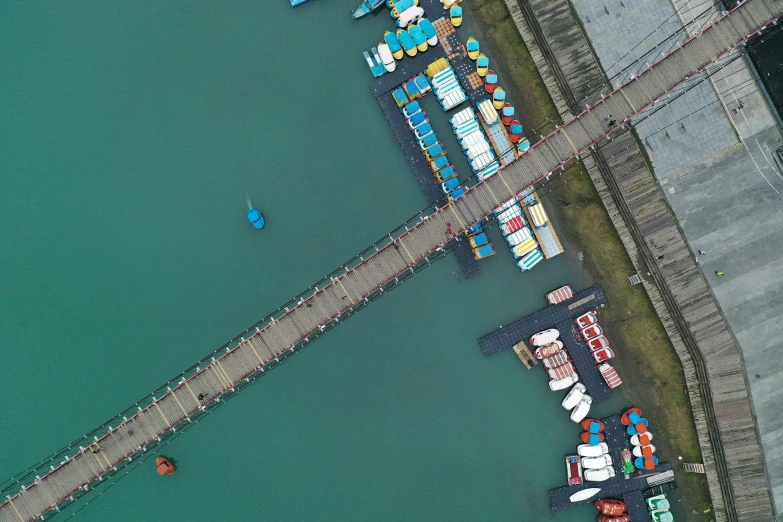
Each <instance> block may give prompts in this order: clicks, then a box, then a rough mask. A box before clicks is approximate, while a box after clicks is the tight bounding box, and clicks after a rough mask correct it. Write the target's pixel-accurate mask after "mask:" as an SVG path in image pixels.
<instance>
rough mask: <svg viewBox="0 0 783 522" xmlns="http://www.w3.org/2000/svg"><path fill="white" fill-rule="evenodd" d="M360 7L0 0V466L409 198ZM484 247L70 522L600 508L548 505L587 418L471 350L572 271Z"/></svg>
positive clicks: (124, 394) (539, 513)
mask: <svg viewBox="0 0 783 522" xmlns="http://www.w3.org/2000/svg"><path fill="white" fill-rule="evenodd" d="M357 2H358V0H352V1H350V2H349V1H346V0H318V1H315V2H313V3H311V4H308V5H307V6H305V7H303V8H299V9H296V10H292V9H291V8H290V7H289V6H288V3H287V2H285V1H284V0H276V1H275V2H268V1H267V2H231V3H217V4H216V3H213V2H190V3H186V4H182V5H179V6H175V5H162V4H159V3H152V4H149V3H141V2H138V3H128V2H116V3H114V2H99V3H92V4H90V5H86V4H69V5H59V4H49V5H47V6H46V7H45V8H36V7H35V6H34V5H32V4H18V5H17V6H15V7H7V9H6V12H5V14H4V16H3V17H2V19H0V24H2V31H0V43H1V44H2V49H3V53H2V54H0V65H2V67H3V71H4V74H3V78H2V89H0V92H1V93H2V94H0V100H2V101H1V103H2V112H3V124H2V125H1V126H0V133H1V134H0V176H1V178H0V179H2V190H0V218H1V219H2V236H1V239H0V255H1V256H2V259H3V270H2V271H0V292H2V296H3V297H2V299H0V314H2V315H1V316H0V318H1V319H2V321H1V323H2V328H0V345H2V347H3V352H4V357H3V361H2V364H0V389H1V390H2V393H3V398H4V401H3V415H2V421H0V440H2V441H3V452H2V455H1V456H0V475H2V476H3V477H7V476H11V475H13V474H14V473H16V472H17V471H20V470H21V469H23V468H25V467H27V466H28V465H29V464H31V463H33V462H35V461H37V460H39V459H40V458H42V457H44V456H45V455H47V454H49V453H51V452H53V451H54V450H56V449H58V448H60V447H61V446H62V445H63V444H65V443H67V442H68V441H70V440H73V439H75V438H77V437H80V436H81V435H82V434H83V433H85V432H86V431H89V430H90V429H91V428H93V427H94V426H96V425H98V424H100V423H101V422H103V421H104V420H105V419H107V418H110V417H111V416H113V415H114V414H115V413H116V412H118V411H121V410H122V409H124V408H125V407H127V406H128V405H129V404H132V403H133V402H135V401H136V400H137V399H139V398H141V397H143V396H144V395H146V394H147V393H149V392H150V391H151V390H153V389H155V388H156V387H157V386H158V385H159V384H160V383H162V382H165V381H166V380H168V379H169V378H171V377H172V376H173V375H176V374H177V373H178V372H179V371H180V370H182V369H183V368H185V367H187V366H189V365H190V364H191V363H192V362H193V361H195V360H197V359H199V358H200V357H201V356H203V355H204V354H206V353H208V352H209V351H211V350H212V349H214V348H215V347H216V346H219V345H220V344H221V343H223V342H225V341H226V340H228V339H230V338H231V337H232V336H233V335H234V334H235V333H236V332H238V331H241V330H243V329H244V328H245V327H246V326H247V325H249V324H252V323H253V322H255V321H256V320H258V319H259V318H260V317H262V316H263V315H265V314H266V313H268V312H269V311H271V310H274V309H275V308H277V306H278V305H279V304H280V303H282V302H284V301H285V300H286V299H288V298H289V297H290V296H292V295H294V294H295V293H297V292H298V291H300V290H301V289H303V288H306V287H307V286H309V285H310V284H311V283H313V282H314V281H316V280H317V279H319V278H320V277H321V276H323V275H324V274H325V273H327V272H329V271H330V270H331V269H332V268H333V267H335V266H337V265H338V264H339V263H341V262H343V261H345V260H347V259H348V258H350V257H351V256H352V255H353V254H354V253H356V252H358V251H360V250H361V249H362V248H364V247H365V246H366V245H367V244H369V243H371V242H372V241H373V240H374V239H376V238H378V237H379V236H381V235H382V234H383V233H385V232H386V231H387V230H390V229H392V228H394V226H396V225H397V224H398V223H399V222H401V221H403V220H404V219H406V218H407V217H409V216H411V215H413V214H414V213H415V212H417V211H418V210H419V209H420V208H422V207H423V206H424V205H425V204H426V202H425V201H424V198H423V196H422V194H421V191H420V189H419V188H418V186H417V185H416V183H415V181H414V178H413V176H412V175H411V172H410V170H409V168H408V166H407V163H406V162H405V159H404V157H403V155H402V154H401V152H400V149H399V147H398V145H397V144H396V143H395V142H394V141H393V139H392V137H391V134H390V131H389V129H388V127H387V126H386V124H385V120H384V119H383V116H382V113H381V111H380V109H379V108H378V107H377V105H376V103H375V101H374V100H373V98H372V96H371V95H370V93H369V90H368V88H367V85H368V82H369V80H370V76H369V72H368V70H367V67H366V65H365V63H364V61H363V59H362V57H361V51H362V50H364V49H366V48H368V47H369V46H371V45H373V44H375V43H376V42H377V41H378V40H379V38H380V36H381V35H382V33H383V31H384V30H385V29H388V28H389V27H391V20H390V19H389V18H388V15H387V14H386V13H382V14H381V16H378V17H374V18H371V19H368V20H363V21H361V22H360V23H353V21H352V20H351V19H350V16H349V11H350V10H351V9H352V8H355V7H356V5H354V4H355V3H357ZM433 115H434V116H436V117H437V116H438V115H437V113H435V112H433ZM436 124H437V128H444V129H445V119H444V121H443V122H440V123H436ZM454 152H456V151H454ZM246 194H247V195H248V196H249V197H250V198H251V199H252V201H253V203H254V204H255V205H256V206H258V207H259V208H261V209H262V210H263V212H264V214H265V216H266V218H267V222H268V226H267V228H266V229H264V230H263V231H262V232H258V231H256V230H254V229H253V228H252V227H251V226H250V225H249V224H248V223H247V221H246V218H245V216H244V210H245V197H246ZM495 239H496V240H498V241H499V240H500V238H499V237H496V238H495ZM498 246H499V249H498V250H499V252H498V255H496V256H494V257H493V258H491V259H489V260H487V261H484V262H482V269H483V271H484V274H483V275H481V276H480V277H478V278H475V279H472V280H470V281H465V280H460V281H457V280H455V278H454V277H453V276H452V275H451V272H452V271H454V270H457V267H456V262H455V261H454V259H453V258H448V259H446V260H444V261H441V262H440V263H438V264H436V265H435V267H434V268H432V269H430V270H427V271H425V272H423V273H422V274H421V275H418V276H416V277H415V278H414V279H413V280H411V281H410V282H408V283H406V284H405V285H404V286H403V287H402V289H400V290H397V291H395V292H392V293H390V294H389V295H388V296H387V297H385V298H384V299H382V300H381V301H379V302H378V303H376V304H374V305H373V306H371V307H369V308H368V309H367V310H366V311H364V312H362V313H361V314H359V315H358V316H357V317H356V318H354V319H352V320H351V321H350V322H349V323H348V324H349V325H348V326H346V327H342V328H338V329H336V330H335V331H333V332H332V333H330V334H329V335H328V336H326V337H325V338H323V339H322V340H319V341H318V342H317V343H315V344H314V345H313V346H312V347H310V348H308V349H307V350H306V351H304V352H303V353H302V354H301V355H298V356H297V357H295V358H293V359H292V360H291V361H290V362H289V363H287V364H285V365H284V366H282V367H281V368H280V369H277V370H276V371H274V372H271V373H270V375H269V376H268V377H266V378H264V379H262V380H261V381H260V382H259V383H257V384H256V385H254V386H253V387H251V388H250V389H248V390H247V391H246V392H243V393H242V395H241V396H240V397H237V398H236V399H235V400H233V401H231V402H230V403H228V405H227V406H225V407H223V408H221V409H219V410H218V411H217V412H216V413H215V414H213V415H210V416H208V417H207V418H206V419H205V420H204V421H202V422H200V423H199V425H198V426H196V427H195V428H194V429H192V430H190V431H188V432H187V433H186V434H185V435H184V436H182V437H180V438H178V439H176V441H175V442H174V443H172V444H171V445H170V446H168V447H167V448H166V453H167V454H168V455H171V456H173V457H175V458H176V459H177V461H178V463H179V470H178V472H177V473H176V474H175V475H173V476H171V477H166V478H161V477H159V476H157V474H156V473H155V471H154V466H152V464H149V465H146V466H144V467H142V468H140V469H138V470H137V471H135V472H133V473H131V474H130V475H128V476H127V478H125V479H123V480H122V481H121V482H120V483H119V484H118V485H117V486H115V487H113V488H112V489H110V490H109V492H108V493H107V494H104V495H102V496H101V497H100V498H99V500H97V501H95V502H93V503H91V504H90V506H89V507H88V508H87V509H84V510H82V511H80V512H79V513H78V515H77V519H80V520H89V521H104V520H123V521H140V522H141V521H151V520H204V521H213V520H257V519H261V518H263V519H268V520H533V519H536V520H558V521H564V520H584V519H592V518H593V516H594V511H593V510H592V508H584V509H581V510H573V511H568V512H558V513H550V511H549V508H548V496H547V490H548V489H550V488H552V487H555V486H559V485H562V484H563V483H564V481H565V476H564V465H563V460H562V456H563V455H564V454H565V453H568V452H571V451H573V449H574V446H575V445H576V443H577V436H578V432H579V430H578V429H577V427H576V426H575V425H573V423H571V422H570V421H569V420H568V418H567V415H566V414H565V412H563V411H562V409H561V408H560V406H559V401H560V399H561V398H562V397H561V394H552V393H550V392H549V391H548V388H547V387H546V379H545V376H544V373H543V372H542V371H540V370H537V371H534V372H527V371H526V370H525V369H524V368H523V367H522V365H521V364H520V363H519V362H518V361H517V360H516V359H515V355H514V354H513V353H512V352H511V351H507V352H505V353H502V354H500V355H497V356H495V357H492V358H489V359H485V358H484V357H482V356H481V354H480V351H479V349H478V344H477V343H476V340H475V339H476V338H477V337H478V336H480V335H482V334H484V333H486V332H488V331H490V330H492V329H493V328H496V327H497V326H498V325H500V324H505V323H507V322H509V321H511V320H514V319H516V318H518V317H520V316H522V315H524V314H527V313H529V312H532V311H534V310H536V309H538V308H541V307H542V306H543V304H544V300H543V297H542V294H543V293H544V292H545V291H548V290H550V289H552V288H554V287H556V286H559V285H561V284H564V283H566V282H572V283H574V284H575V286H576V287H579V286H580V285H579V277H580V276H579V274H578V273H577V272H575V271H574V269H573V266H574V265H573V264H569V258H568V257H567V256H560V257H559V258H557V259H555V260H552V261H549V262H546V263H543V264H542V265H539V268H537V269H536V271H535V272H534V273H532V274H528V275H524V276H523V275H520V274H519V272H518V271H517V269H516V268H515V267H514V266H513V262H512V259H511V256H510V255H509V254H508V253H507V252H505V250H504V249H503V246H502V244H501V245H498ZM622 403H623V399H622V397H617V398H616V399H615V400H614V401H613V404H605V405H602V408H600V409H599V410H598V411H597V412H596V413H600V414H604V413H610V412H613V411H615V410H616V409H618V408H619V406H620V405H621V404H622Z"/></svg>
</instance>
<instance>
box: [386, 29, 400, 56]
mask: <svg viewBox="0 0 783 522" xmlns="http://www.w3.org/2000/svg"><path fill="white" fill-rule="evenodd" d="M383 39H384V41H385V42H386V45H388V46H389V50H390V51H391V53H392V56H394V59H395V60H402V57H403V51H402V46H401V45H400V41H399V40H398V39H397V36H396V35H395V34H394V33H393V32H391V31H386V32H385V33H383Z"/></svg>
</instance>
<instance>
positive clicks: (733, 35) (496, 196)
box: [0, 0, 783, 522]
mask: <svg viewBox="0 0 783 522" xmlns="http://www.w3.org/2000/svg"><path fill="white" fill-rule="evenodd" d="M781 14H783V0H747V1H746V2H744V3H743V4H741V5H739V6H738V7H736V8H734V9H733V10H732V11H731V12H730V13H728V14H726V15H724V16H722V17H721V18H719V19H717V20H716V21H715V22H713V23H712V24H711V25H710V26H709V27H706V28H705V29H703V30H702V31H701V32H699V33H698V34H696V35H694V36H693V37H691V38H689V39H688V40H686V41H684V42H683V44H682V46H681V47H679V48H678V49H676V50H674V51H672V52H671V53H669V54H668V55H666V56H664V57H661V58H660V59H659V60H658V61H656V62H655V63H654V64H652V65H651V66H650V67H649V68H647V69H646V70H645V71H644V72H642V73H641V74H639V76H637V77H636V78H635V79H633V80H630V81H629V82H627V83H625V84H623V85H622V86H621V87H620V88H618V89H617V90H615V91H614V92H612V93H611V94H609V95H608V96H607V97H605V98H604V99H603V100H601V101H599V102H598V103H596V104H594V105H593V106H591V107H590V108H589V109H587V110H586V111H584V112H583V113H581V114H579V115H578V116H576V117H575V118H573V119H572V120H570V121H569V122H567V123H566V124H564V125H563V126H562V127H561V128H559V129H557V130H556V131H555V132H552V133H551V134H549V135H548V136H546V137H545V138H544V139H542V140H541V141H539V142H538V143H536V144H535V145H534V146H533V147H531V149H530V150H529V151H528V152H527V153H526V154H524V155H522V156H519V157H518V158H517V159H516V160H515V161H513V162H512V163H510V164H509V165H507V166H506V167H504V168H503V169H502V170H500V171H498V173H497V174H495V175H494V176H492V177H491V178H489V179H488V180H486V181H484V182H481V183H478V184H476V185H474V186H472V187H470V188H469V190H468V191H467V192H466V194H465V195H464V196H462V197H460V198H459V199H458V200H456V201H454V202H452V203H450V204H448V205H445V206H443V207H441V208H439V209H437V210H436V211H434V212H433V213H431V214H426V215H425V214H422V215H421V217H420V219H419V220H418V221H417V224H415V225H412V226H410V227H406V230H405V231H404V232H402V233H401V234H400V235H398V236H391V235H390V236H389V238H388V241H384V242H383V243H378V244H376V245H375V247H374V249H375V252H374V253H372V254H371V255H369V256H368V257H367V258H366V259H365V258H362V259H361V262H359V263H358V264H356V265H354V266H352V267H345V269H344V270H342V273H335V275H334V276H332V277H330V281H329V282H328V283H327V284H326V285H325V286H323V287H316V288H314V289H312V291H308V293H307V294H306V295H303V296H302V297H301V298H300V299H299V300H298V301H297V302H296V304H293V305H292V306H287V307H285V310H284V311H281V312H280V315H279V316H277V317H275V316H273V317H271V318H269V320H267V321H265V323H264V324H263V325H260V326H259V327H257V328H256V331H255V332H253V333H252V335H249V337H248V338H243V339H240V340H238V341H237V342H236V344H232V345H231V346H227V347H226V348H225V350H223V351H221V353H216V354H215V355H214V356H213V357H211V358H210V360H209V361H208V362H207V364H205V365H204V366H199V367H197V368H196V369H195V372H194V373H192V374H190V375H189V376H187V378H185V377H183V378H182V379H181V380H180V381H177V382H174V383H172V386H169V387H167V388H165V390H164V391H163V393H161V394H160V396H159V397H157V396H156V397H153V398H152V400H151V401H150V402H149V403H147V404H145V405H144V407H143V408H142V407H141V406H139V408H138V411H136V412H135V413H132V414H130V413H129V414H128V416H126V417H124V418H123V420H122V422H120V423H119V424H118V425H117V426H113V427H112V426H110V427H109V429H108V430H106V431H105V432H104V433H101V434H100V436H99V435H98V434H96V435H95V436H94V440H92V441H90V442H88V443H86V444H85V445H83V446H79V447H74V448H71V449H72V450H73V451H72V452H70V453H67V454H63V455H64V457H63V460H62V461H60V462H53V463H52V464H50V465H48V466H42V467H41V468H36V469H35V470H34V472H33V473H32V476H31V475H30V474H29V473H28V474H27V475H25V476H27V477H30V478H31V480H30V481H25V482H23V483H21V484H19V485H18V486H17V485H12V486H9V487H7V488H5V489H4V494H5V495H6V500H5V501H4V502H3V503H2V504H0V522H19V521H22V522H25V521H33V520H36V519H40V518H44V519H45V518H48V517H49V516H50V515H53V514H54V513H55V512H56V511H58V510H59V509H60V508H61V506H64V505H66V504H67V503H68V502H69V501H70V499H71V498H73V497H74V496H76V495H78V494H79V492H80V491H83V490H84V489H85V488H88V487H89V485H90V484H92V483H93V482H96V481H99V480H102V479H103V477H104V476H108V475H110V474H111V473H112V471H113V470H114V469H115V468H117V467H118V466H120V465H122V464H123V463H124V462H127V461H128V460H130V459H133V458H134V456H135V455H136V454H137V453H139V452H142V451H144V450H145V449H146V448H147V447H148V446H150V445H153V444H155V441H158V440H160V439H161V438H162V437H164V436H165V435H166V434H167V433H170V432H172V431H174V430H176V429H177V428H178V427H180V426H181V425H182V424H183V423H186V422H188V421H189V420H190V419H191V417H192V416H194V415H196V414H198V413H199V412H200V411H203V409H204V408H206V407H207V404H209V403H213V402H215V401H219V400H221V398H222V397H223V396H225V395H226V394H228V393H230V392H231V391H232V390H235V389H236V388H237V387H238V386H240V385H241V383H243V382H249V381H250V380H251V379H252V378H255V377H256V376H257V375H258V374H259V373H261V372H264V371H265V368H267V367H268V366H269V365H271V364H274V362H275V361H278V360H279V359H280V358H281V357H283V356H284V355H285V354H286V352H290V351H293V350H295V349H296V348H297V347H298V346H301V345H302V344H303V343H307V342H309V340H310V339H311V338H314V337H317V336H318V335H319V334H320V333H321V332H323V331H325V330H326V329H328V328H330V327H332V326H333V325H334V324H335V322H339V321H340V320H341V318H344V317H346V316H350V315H351V314H352V313H353V311H354V309H355V308H360V307H362V306H363V305H364V304H365V303H366V302H367V301H368V300H369V299H371V297H372V296H374V295H377V294H378V292H383V291H384V290H385V288H386V287H387V285H389V284H390V282H393V281H395V280H396V279H399V278H401V277H403V276H404V274H406V273H408V272H410V273H412V272H413V271H415V270H416V269H417V268H419V267H421V266H426V265H427V264H428V263H429V262H430V260H431V258H432V257H437V256H439V255H440V254H441V253H442V252H443V249H444V247H445V245H446V243H447V242H448V241H450V240H451V239H453V238H454V237H455V236H456V235H459V234H461V233H462V232H464V231H465V230H466V229H467V227H468V226H470V225H471V224H472V223H475V222H477V221H481V220H482V219H484V218H485V217H487V216H488V215H489V214H490V213H491V212H492V210H493V209H494V208H497V207H498V206H499V205H501V204H502V203H503V202H504V201H506V200H508V199H509V198H511V197H513V196H516V194H517V193H518V192H520V191H521V190H524V189H525V188H527V187H529V186H530V185H532V184H534V183H536V182H537V181H539V180H541V179H543V178H544V177H546V176H547V175H549V174H550V173H552V172H553V171H555V170H557V169H559V168H561V167H563V166H564V165H565V164H566V163H568V162H569V161H572V160H573V159H574V158H577V157H578V155H579V154H580V153H582V152H584V151H585V150H587V149H589V148H591V147H593V146H594V145H595V144H596V143H598V142H599V141H600V140H602V139H604V138H605V137H606V135H607V134H609V133H610V132H611V131H612V129H609V128H607V124H606V121H604V117H605V116H606V115H607V114H612V115H613V117H614V118H615V119H616V120H617V121H618V122H620V123H624V122H626V121H628V120H629V119H630V118H631V117H632V116H634V115H635V114H637V113H638V112H640V111H642V110H644V109H645V108H647V107H648V106H650V105H652V104H654V103H655V102H657V101H658V100H659V99H661V98H662V97H664V96H666V94H667V93H669V92H671V91H672V90H673V89H675V88H676V87H677V86H678V85H680V84H681V83H683V82H684V81H685V80H687V79H688V78H689V77H691V76H692V75H693V74H694V73H695V72H697V71H701V70H703V69H704V68H706V67H707V66H708V65H710V64H711V63H713V62H715V61H716V60H718V59H719V58H721V57H722V56H723V55H725V54H726V53H727V52H729V51H730V50H732V49H734V48H736V47H737V46H738V45H739V44H741V43H743V42H744V41H746V40H747V39H748V38H749V37H750V36H752V35H754V34H755V33H756V32H758V30H759V28H761V27H762V26H765V25H766V24H768V23H770V22H771V21H773V20H776V19H778V18H779V17H780V16H781ZM447 230H451V231H452V233H451V234H448V233H447V232H446V231H447ZM36 472H37V473H36Z"/></svg>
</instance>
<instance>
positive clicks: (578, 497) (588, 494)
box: [568, 488, 601, 502]
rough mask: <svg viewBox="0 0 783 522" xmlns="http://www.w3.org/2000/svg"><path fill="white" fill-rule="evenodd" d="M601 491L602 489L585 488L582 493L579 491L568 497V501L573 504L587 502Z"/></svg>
mask: <svg viewBox="0 0 783 522" xmlns="http://www.w3.org/2000/svg"><path fill="white" fill-rule="evenodd" d="M599 491H601V488H585V489H583V490H581V491H577V492H576V493H574V494H573V495H571V496H570V497H568V500H570V501H571V502H581V501H583V500H587V499H588V498H592V497H594V496H596V495H597V494H598V492H599Z"/></svg>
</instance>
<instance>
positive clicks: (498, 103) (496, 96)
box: [492, 87, 506, 110]
mask: <svg viewBox="0 0 783 522" xmlns="http://www.w3.org/2000/svg"><path fill="white" fill-rule="evenodd" d="M505 104H506V91H504V90H503V87H498V88H497V89H495V92H494V93H492V105H493V106H494V107H495V108H496V109H497V110H500V109H502V108H503V105H505Z"/></svg>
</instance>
